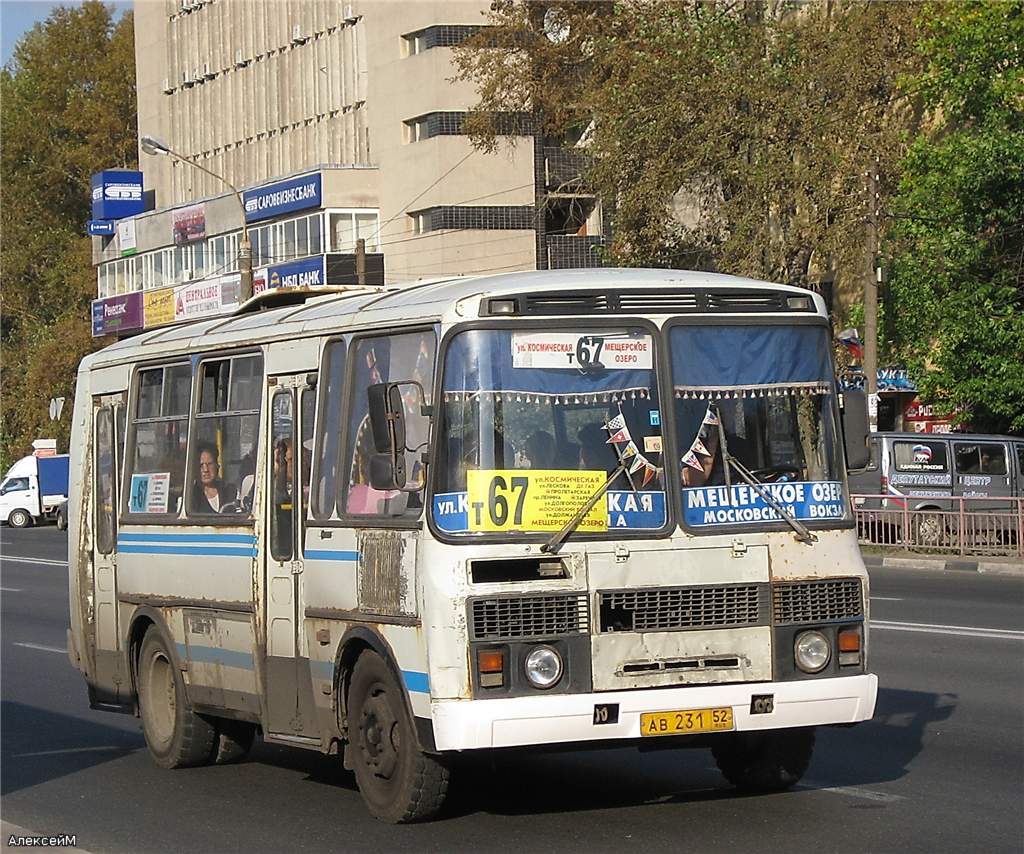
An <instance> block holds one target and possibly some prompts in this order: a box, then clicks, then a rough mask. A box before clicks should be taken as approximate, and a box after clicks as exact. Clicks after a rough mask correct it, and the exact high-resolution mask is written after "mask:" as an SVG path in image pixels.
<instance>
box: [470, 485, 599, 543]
mask: <svg viewBox="0 0 1024 854" xmlns="http://www.w3.org/2000/svg"><path fill="white" fill-rule="evenodd" d="M607 479H608V473H607V472H603V471H575V470H573V469H565V470H560V469H485V470H476V471H474V470H470V471H467V472H466V488H467V492H468V498H469V530H470V531H550V532H552V533H554V532H555V531H558V530H559V529H560V528H561V527H562V526H563V525H565V523H566V522H568V521H569V520H570V519H572V517H573V516H575V515H576V514H577V513H578V512H579V510H580V508H581V507H583V505H584V504H586V503H587V501H588V499H589V498H590V497H591V496H592V495H593V494H594V493H595V492H597V490H599V489H600V488H601V486H602V485H603V484H604V482H605V480H607ZM577 530H580V531H584V532H586V531H607V530H608V508H607V501H606V499H604V498H602V499H601V500H600V501H598V502H597V504H596V505H595V506H594V507H593V509H592V510H591V511H590V512H589V513H588V514H587V515H586V516H584V517H583V521H582V522H581V523H580V526H579V528H578V529H577Z"/></svg>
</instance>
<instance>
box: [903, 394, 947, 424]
mask: <svg viewBox="0 0 1024 854" xmlns="http://www.w3.org/2000/svg"><path fill="white" fill-rule="evenodd" d="M903 423H904V429H905V430H908V431H912V432H914V433H952V432H953V427H954V422H953V420H952V418H951V417H950V416H942V415H939V414H938V413H936V411H935V407H934V406H932V405H931V404H929V403H922V402H921V399H920V398H919V397H915V398H914V399H913V400H912V401H911V402H910V403H908V404H907V406H906V408H904V410H903Z"/></svg>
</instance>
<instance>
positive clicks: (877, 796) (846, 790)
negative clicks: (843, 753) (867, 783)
mask: <svg viewBox="0 0 1024 854" xmlns="http://www.w3.org/2000/svg"><path fill="white" fill-rule="evenodd" d="M795 788H797V789H806V790H810V791H814V792H832V793H833V794H836V795H849V796H850V797H851V798H861V799H862V800H865V801H880V802H882V803H892V802H893V801H905V800H906V797H905V796H904V795H892V794H890V793H889V792H875V791H872V790H871V789H861V788H859V787H857V786H827V785H825V784H824V783H815V782H814V781H813V780H806V781H804V782H803V783H800V784H799V785H798V786H796V787H795Z"/></svg>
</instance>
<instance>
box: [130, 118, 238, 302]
mask: <svg viewBox="0 0 1024 854" xmlns="http://www.w3.org/2000/svg"><path fill="white" fill-rule="evenodd" d="M139 145H140V146H141V147H142V150H143V151H144V152H145V153H146V154H153V155H160V154H166V155H167V156H168V157H173V158H174V159H175V160H180V161H181V162H182V163H187V164H188V165H189V166H195V168H196V169H198V170H199V171H200V172H205V173H206V174H207V175H210V176H211V177H213V178H216V179H217V180H218V181H220V182H222V183H223V184H224V185H225V186H226V187H227V188H228V189H229V190H231V192H232V193H234V194H235V199H236V200H237V201H238V206H239V208H241V210H242V239H241V240H240V241H239V242H238V274H239V278H240V280H241V281H240V283H239V291H240V292H239V295H238V301H239V302H240V303H244V302H245V301H246V300H247V299H249V297H251V296H252V243H250V242H249V229H248V227H247V225H246V222H245V202H244V201H242V194H241V193H239V192H238V190H237V189H236V188H235V186H234V185H233V184H232V183H231V182H230V181H228V180H227V178H225V177H223V176H222V175H218V174H217V173H216V172H211V171H210V170H209V169H207V168H206V167H205V166H200V165H199V164H198V163H196V162H195V161H194V160H189V159H188V158H187V157H182V156H181V155H180V154H178V152H176V151H172V150H171V148H170V147H169V146H167V145H165V144H164V143H162V142H160V140H158V139H156V138H154V137H152V136H142V137H140V138H139Z"/></svg>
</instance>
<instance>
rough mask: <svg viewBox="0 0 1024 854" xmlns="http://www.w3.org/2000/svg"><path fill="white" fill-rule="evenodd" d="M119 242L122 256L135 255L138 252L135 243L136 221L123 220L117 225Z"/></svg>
mask: <svg viewBox="0 0 1024 854" xmlns="http://www.w3.org/2000/svg"><path fill="white" fill-rule="evenodd" d="M117 242H118V245H119V246H120V248H121V254H122V255H134V254H135V252H136V251H137V248H138V246H137V244H136V242H135V220H133V219H123V220H121V221H120V222H119V223H118V224H117Z"/></svg>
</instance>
